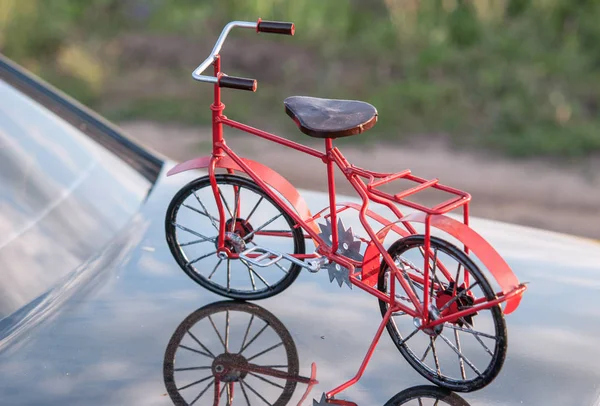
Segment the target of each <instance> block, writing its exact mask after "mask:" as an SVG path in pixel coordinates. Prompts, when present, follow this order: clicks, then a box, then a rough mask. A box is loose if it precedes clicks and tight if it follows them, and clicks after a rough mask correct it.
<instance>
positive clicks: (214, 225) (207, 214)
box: [194, 191, 219, 231]
mask: <svg viewBox="0 0 600 406" xmlns="http://www.w3.org/2000/svg"><path fill="white" fill-rule="evenodd" d="M194 197H195V198H196V200H197V201H198V203H199V204H200V207H202V210H204V213H201V214H204V215H205V216H206V217H208V218H209V219H210V222H211V224H212V225H213V227H214V228H215V229H216V230H217V231H219V227H218V226H217V223H216V222H217V221H219V220H217V219H216V218H214V217H213V216H211V215H210V214H209V213H208V210H207V209H206V206H205V205H204V203H202V201H201V200H200V198H199V197H198V195H197V194H196V192H195V191H194Z"/></svg>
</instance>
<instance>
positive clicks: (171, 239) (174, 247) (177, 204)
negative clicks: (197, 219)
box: [165, 174, 305, 300]
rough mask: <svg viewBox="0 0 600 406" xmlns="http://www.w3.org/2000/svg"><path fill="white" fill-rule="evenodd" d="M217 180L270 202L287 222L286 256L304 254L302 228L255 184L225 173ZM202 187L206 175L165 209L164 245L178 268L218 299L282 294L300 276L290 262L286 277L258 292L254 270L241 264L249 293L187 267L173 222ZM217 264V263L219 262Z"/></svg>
mask: <svg viewBox="0 0 600 406" xmlns="http://www.w3.org/2000/svg"><path fill="white" fill-rule="evenodd" d="M216 181H217V184H218V185H219V187H221V186H223V185H230V186H232V187H233V188H235V187H238V188H241V189H240V190H242V189H245V190H248V191H250V192H252V193H254V194H256V195H257V196H259V197H260V198H261V199H264V201H267V202H269V203H270V204H271V205H272V207H273V208H275V209H276V210H277V212H278V213H280V215H281V217H282V218H283V219H284V220H285V222H286V223H287V226H288V227H289V231H290V232H291V235H292V238H293V252H287V253H288V254H292V253H293V254H304V253H305V242H304V235H303V231H302V229H301V228H300V227H295V226H296V222H295V221H294V219H292V218H291V217H290V216H289V215H288V214H287V213H286V212H285V211H284V210H283V209H282V208H281V207H280V206H278V205H277V203H275V201H273V200H272V199H271V198H270V197H269V196H268V195H267V194H266V193H265V192H264V191H263V190H262V189H261V188H260V187H259V186H258V185H256V183H254V182H253V181H252V180H251V179H247V178H243V177H240V176H235V175H225V174H218V175H216ZM204 188H208V190H211V189H210V179H209V177H208V176H205V177H202V178H199V179H195V180H193V181H191V182H190V183H188V184H187V185H186V186H184V187H183V188H181V189H180V190H179V192H177V194H176V195H175V196H174V197H173V199H172V200H171V203H170V205H169V208H168V209H167V213H166V218H165V233H166V238H167V243H168V245H169V249H170V250H171V253H172V254H173V257H174V258H175V260H176V261H177V263H178V264H179V266H180V267H181V269H183V271H184V272H185V273H186V274H187V275H188V276H189V277H190V278H191V279H192V280H194V281H195V282H196V283H198V284H199V285H201V286H202V287H204V288H206V289H208V290H210V291H211V292H214V293H216V294H218V295H221V296H224V297H227V298H230V299H238V300H259V299H266V298H268V297H271V296H274V295H276V294H278V293H281V292H282V291H284V290H285V289H287V288H288V287H289V286H290V285H291V284H292V283H293V282H294V281H295V280H296V278H297V277H298V275H299V274H300V270H301V267H300V266H299V265H297V264H294V263H292V262H289V261H287V260H286V261H287V263H289V269H288V270H287V272H286V275H285V276H284V277H282V278H281V279H278V280H277V281H276V283H274V284H268V283H265V287H264V288H262V289H260V290H257V289H256V287H255V281H254V276H253V275H254V274H256V271H255V270H254V269H253V267H251V266H249V265H248V264H247V263H245V262H244V263H243V264H244V265H245V266H246V268H247V270H248V273H249V274H250V279H252V287H253V289H252V290H250V289H249V288H248V289H235V288H229V289H228V288H226V287H225V286H223V285H221V284H218V283H215V282H213V281H212V280H210V276H209V277H208V278H207V277H206V276H204V275H202V273H201V272H200V271H199V270H198V269H197V268H196V266H195V265H192V264H190V265H188V262H189V261H188V258H187V257H186V254H185V253H184V252H183V250H182V249H181V246H180V245H179V244H180V242H179V241H178V237H177V227H176V226H175V222H176V219H177V215H178V212H179V210H180V208H181V207H182V206H181V205H182V203H184V202H185V201H186V199H188V198H189V197H190V196H192V194H195V192H198V191H200V190H202V189H204ZM240 193H241V192H240ZM210 196H211V199H212V202H214V197H212V196H213V195H212V191H211V195H210ZM196 198H197V196H196ZM198 201H199V202H200V199H198ZM207 203H208V202H207ZM259 204H260V203H259ZM234 210H235V209H234ZM209 214H210V213H209ZM226 214H227V212H226ZM250 215H252V213H250ZM216 217H217V219H218V212H217V213H216ZM211 221H213V220H211ZM203 232H204V231H203ZM212 232H213V233H215V236H216V235H217V234H218V233H217V231H216V230H212ZM213 238H214V237H213ZM209 259H216V254H215V255H214V256H212V257H209ZM227 261H228V266H229V260H227ZM232 261H236V260H232ZM237 261H239V260H237ZM218 264H220V262H219V263H218ZM276 265H277V266H279V267H280V268H282V267H281V266H280V265H279V264H276ZM272 266H274V265H272ZM215 269H216V267H215ZM251 269H252V272H251ZM261 269H262V268H261ZM266 269H268V268H266ZM282 269H283V268H282ZM228 272H230V270H229V269H228ZM213 273H214V272H213ZM211 276H212V275H211ZM261 280H264V279H261Z"/></svg>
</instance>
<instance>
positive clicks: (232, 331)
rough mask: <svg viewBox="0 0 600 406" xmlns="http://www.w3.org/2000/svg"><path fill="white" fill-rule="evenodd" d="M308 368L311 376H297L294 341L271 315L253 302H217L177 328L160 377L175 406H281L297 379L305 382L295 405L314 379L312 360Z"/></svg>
mask: <svg viewBox="0 0 600 406" xmlns="http://www.w3.org/2000/svg"><path fill="white" fill-rule="evenodd" d="M176 364H177V365H176ZM311 368H312V373H311V377H310V378H306V377H302V376H300V375H299V361H298V352H297V350H296V345H295V344H294V341H293V340H292V337H291V335H290V333H289V331H288V330H287V329H286V328H285V326H284V325H283V324H282V323H281V321H279V319H277V317H275V316H274V315H273V314H272V313H270V312H268V311H267V310H265V309H263V308H262V307H260V306H257V305H255V304H252V303H244V302H218V303H213V304H210V305H208V306H205V307H202V308H201V309H198V310H196V311H195V312H193V313H192V314H190V315H189V316H188V317H187V318H186V319H185V320H183V322H181V324H180V325H179V326H178V327H177V329H176V330H175V332H174V333H173V336H172V337H171V340H170V341H169V344H168V346H167V350H166V352H165V359H164V363H163V375H164V380H165V385H166V387H167V392H168V394H169V396H170V397H171V400H172V401H173V403H174V404H176V405H195V404H197V405H209V404H212V405H214V406H218V405H220V404H226V405H228V406H229V405H236V404H240V405H247V406H250V405H254V404H257V405H260V404H269V405H277V406H283V405H287V404H288V402H289V401H290V399H291V398H292V395H293V394H294V391H295V390H296V386H297V385H298V383H302V384H306V385H308V386H307V389H306V392H305V393H304V396H303V398H302V400H301V401H300V403H299V404H301V403H302V402H303V401H304V400H305V399H306V397H307V396H308V393H309V392H310V390H311V389H312V387H313V386H314V385H315V384H316V383H318V382H317V381H316V379H315V376H316V366H315V364H314V363H313V364H312V367H311ZM211 388H212V390H211ZM234 394H235V396H234ZM234 399H235V400H237V402H234ZM221 400H222V402H221Z"/></svg>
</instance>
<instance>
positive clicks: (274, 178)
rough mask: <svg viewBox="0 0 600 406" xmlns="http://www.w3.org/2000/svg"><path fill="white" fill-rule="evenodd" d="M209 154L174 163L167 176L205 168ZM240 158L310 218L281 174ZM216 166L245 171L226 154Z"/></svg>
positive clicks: (302, 213)
mask: <svg viewBox="0 0 600 406" xmlns="http://www.w3.org/2000/svg"><path fill="white" fill-rule="evenodd" d="M210 160H211V156H203V157H201V158H194V159H190V160H189V161H186V162H182V163H180V164H177V165H175V166H174V167H173V168H171V169H170V170H169V172H167V176H172V175H175V174H177V173H181V172H186V171H190V170H193V169H206V168H208V166H209V165H210ZM241 160H242V161H243V162H244V163H245V164H246V165H248V167H249V168H250V169H251V170H252V171H253V172H254V173H256V174H257V175H258V176H259V177H260V178H261V179H262V180H263V181H264V182H265V183H267V184H268V185H269V186H271V187H272V188H274V189H275V190H277V191H278V192H279V193H281V195H282V196H283V197H284V199H285V200H287V201H288V202H289V203H290V204H291V205H292V207H293V208H294V209H295V210H296V212H297V213H298V215H299V216H300V218H301V219H302V220H303V221H308V220H310V219H311V218H312V215H311V214H310V210H309V209H308V206H307V204H306V201H305V200H304V199H303V198H302V196H300V193H298V190H296V188H295V187H294V186H293V185H292V184H291V183H290V182H289V181H288V180H287V179H286V178H284V177H283V176H281V175H280V174H279V173H277V172H275V171H274V170H273V169H271V168H269V167H268V166H265V165H263V164H261V163H258V162H256V161H252V160H250V159H246V158H241ZM215 166H216V167H217V168H223V169H231V170H236V171H240V172H244V173H245V172H246V171H245V170H244V169H243V168H241V167H240V166H239V165H238V164H237V163H235V161H234V160H233V159H231V158H230V157H228V156H223V157H221V158H219V159H218V160H217V162H216V165H215ZM308 225H309V227H311V228H312V229H313V230H314V231H316V232H317V233H319V232H320V230H319V229H318V227H317V225H316V224H314V222H310V223H308Z"/></svg>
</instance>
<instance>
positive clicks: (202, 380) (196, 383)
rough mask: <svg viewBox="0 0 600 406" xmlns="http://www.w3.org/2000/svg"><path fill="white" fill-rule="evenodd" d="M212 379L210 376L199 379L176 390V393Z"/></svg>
mask: <svg viewBox="0 0 600 406" xmlns="http://www.w3.org/2000/svg"><path fill="white" fill-rule="evenodd" d="M212 377H213V376H212V375H209V376H207V377H206V378H203V379H200V380H199V381H196V382H192V383H190V384H188V385H185V386H182V387H181V388H177V390H178V391H182V390H184V389H187V388H189V387H191V386H194V385H198V384H199V383H202V382H206V381H208V380H209V379H210V378H212Z"/></svg>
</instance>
